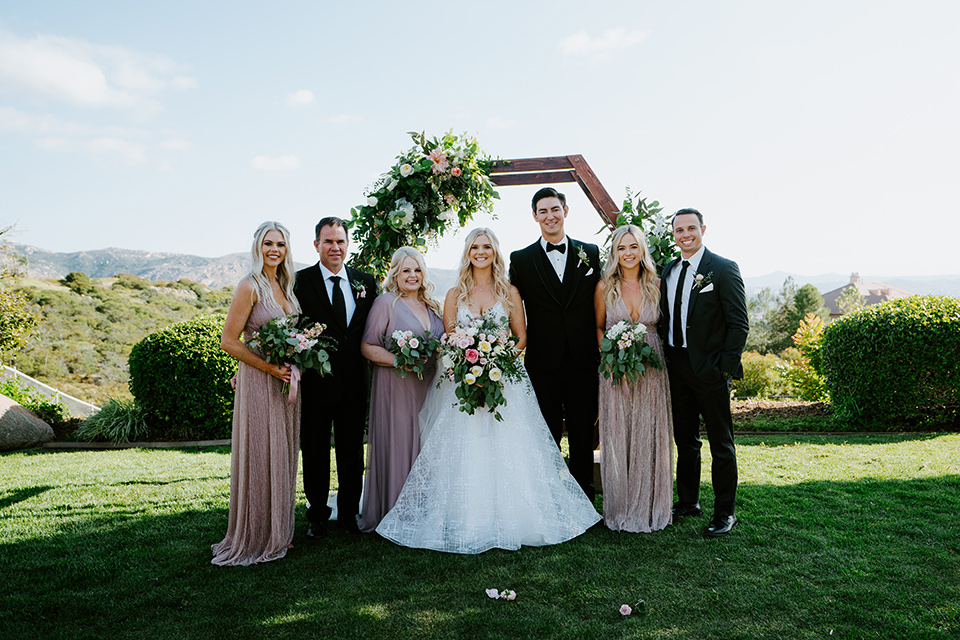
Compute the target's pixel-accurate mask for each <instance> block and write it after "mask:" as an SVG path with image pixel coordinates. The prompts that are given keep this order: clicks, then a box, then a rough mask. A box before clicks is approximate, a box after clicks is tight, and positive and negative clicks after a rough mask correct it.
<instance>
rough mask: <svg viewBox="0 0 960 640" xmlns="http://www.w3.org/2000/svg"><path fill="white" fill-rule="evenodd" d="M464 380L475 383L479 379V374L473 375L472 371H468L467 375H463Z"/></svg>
mask: <svg viewBox="0 0 960 640" xmlns="http://www.w3.org/2000/svg"><path fill="white" fill-rule="evenodd" d="M463 381H464V382H466V383H467V384H473V383H474V382H476V381H477V376H475V375H473V374H472V373H468V374H467V375H465V376H463Z"/></svg>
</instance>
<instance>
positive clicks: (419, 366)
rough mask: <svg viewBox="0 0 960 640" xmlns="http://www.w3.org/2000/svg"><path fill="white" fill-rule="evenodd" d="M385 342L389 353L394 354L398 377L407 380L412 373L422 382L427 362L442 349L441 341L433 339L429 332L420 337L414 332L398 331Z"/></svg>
mask: <svg viewBox="0 0 960 640" xmlns="http://www.w3.org/2000/svg"><path fill="white" fill-rule="evenodd" d="M385 342H386V345H387V347H386V349H387V351H389V352H390V353H392V354H393V356H394V360H395V361H396V372H397V375H398V376H400V377H401V378H406V377H407V372H408V371H412V372H413V373H415V374H417V377H418V378H420V379H421V380H423V370H424V368H425V367H426V366H427V361H428V360H430V356H432V355H433V354H434V353H436V351H437V349H438V348H439V347H440V340H439V339H438V338H431V337H430V332H429V331H427V332H425V333H424V335H422V336H418V335H417V334H415V333H414V332H413V331H401V330H400V329H397V330H396V331H394V332H393V333H392V334H391V335H390V337H389V338H387V339H386V340H385Z"/></svg>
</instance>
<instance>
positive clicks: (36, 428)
mask: <svg viewBox="0 0 960 640" xmlns="http://www.w3.org/2000/svg"><path fill="white" fill-rule="evenodd" d="M48 440H53V429H51V428H50V425H48V424H47V423H46V422H44V421H43V420H41V419H40V418H38V417H37V414H35V413H34V412H33V411H30V410H29V409H27V408H24V407H22V406H20V405H19V404H18V403H16V402H14V401H13V400H11V399H10V398H8V397H7V396H4V395H0V451H13V450H14V449H29V448H31V447H36V446H38V445H41V444H43V443H44V442H46V441H48Z"/></svg>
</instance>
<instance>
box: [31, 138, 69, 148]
mask: <svg viewBox="0 0 960 640" xmlns="http://www.w3.org/2000/svg"><path fill="white" fill-rule="evenodd" d="M34 142H36V144H37V146H38V147H40V148H41V149H43V150H44V151H73V150H74V144H73V141H71V140H67V139H66V138H57V137H55V136H50V137H47V138H37V139H36V140H35V141H34Z"/></svg>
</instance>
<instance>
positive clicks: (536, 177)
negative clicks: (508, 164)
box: [490, 171, 577, 187]
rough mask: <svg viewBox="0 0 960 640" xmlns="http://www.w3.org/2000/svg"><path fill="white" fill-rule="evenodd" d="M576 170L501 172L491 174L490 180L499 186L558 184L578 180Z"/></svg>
mask: <svg viewBox="0 0 960 640" xmlns="http://www.w3.org/2000/svg"><path fill="white" fill-rule="evenodd" d="M576 181H577V174H576V172H574V171H550V172H546V173H500V174H493V175H491V176H490V182H492V183H493V184H495V185H497V186H498V187H513V186H517V185H523V184H557V183H559V182H576Z"/></svg>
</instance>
